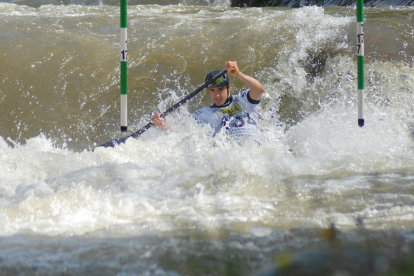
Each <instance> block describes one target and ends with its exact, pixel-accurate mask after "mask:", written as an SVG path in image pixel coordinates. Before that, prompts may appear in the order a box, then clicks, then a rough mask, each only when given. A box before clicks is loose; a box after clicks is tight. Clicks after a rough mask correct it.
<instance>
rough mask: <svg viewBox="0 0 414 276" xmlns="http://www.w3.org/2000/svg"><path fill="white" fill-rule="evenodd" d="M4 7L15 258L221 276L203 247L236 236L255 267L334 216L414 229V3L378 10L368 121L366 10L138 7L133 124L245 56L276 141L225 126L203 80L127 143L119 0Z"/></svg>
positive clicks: (2, 231) (242, 261)
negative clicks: (217, 120)
mask: <svg viewBox="0 0 414 276" xmlns="http://www.w3.org/2000/svg"><path fill="white" fill-rule="evenodd" d="M0 13H1V14H2V19H1V20H0V22H1V26H2V30H4V31H3V34H4V35H3V36H2V38H1V40H2V43H1V45H2V46H0V52H1V55H0V59H1V70H2V71H1V72H2V73H1V74H2V78H3V81H2V83H1V86H0V93H1V94H0V106H1V108H0V114H1V115H2V120H1V123H0V135H1V139H0V168H1V170H0V171H1V173H0V199H1V200H0V221H1V223H0V236H1V237H2V238H1V239H0V243H1V247H0V257H1V259H2V260H3V261H4V262H3V263H2V264H1V266H0V271H1V269H3V270H4V271H5V273H6V274H7V273H8V275H12V274H13V273H14V272H16V271H17V272H19V271H20V272H21V273H25V272H26V273H28V271H33V270H36V271H38V273H40V274H43V275H59V273H67V274H70V275H80V274H85V275H86V274H89V275H94V273H95V274H96V275H211V274H213V275H215V274H217V275H222V274H223V273H219V272H220V271H222V270H220V269H218V270H217V271H218V272H209V270H208V269H206V268H205V269H204V268H203V266H202V265H201V263H202V261H201V260H203V258H207V259H208V258H210V257H211V256H216V257H217V259H216V260H215V261H214V262H213V263H214V265H213V264H212V266H220V260H227V259H226V258H227V257H226V256H227V255H228V254H227V253H226V252H228V250H230V252H234V254H235V255H234V259H232V260H233V261H234V262H235V263H236V264H238V265H239V266H240V269H241V271H240V273H239V274H243V275H248V274H250V273H253V272H255V271H257V270H259V269H260V268H261V267H262V266H263V265H265V264H268V263H270V262H272V260H273V258H274V254H275V253H277V252H281V251H283V250H288V249H292V248H296V249H297V248H303V247H306V246H311V245H312V244H314V242H315V240H318V239H319V241H320V237H319V238H318V236H317V235H316V234H315V232H313V231H314V230H311V229H323V228H326V227H327V226H328V225H329V223H331V222H333V223H335V225H336V226H337V227H338V229H340V230H343V231H349V232H347V233H349V235H348V237H350V238H349V239H351V240H352V239H354V238H352V237H354V236H353V235H357V236H358V235H359V236H358V237H359V238H360V239H364V237H365V236H364V235H363V234H355V232H354V231H355V230H356V229H357V228H358V226H357V225H358V223H360V221H363V225H364V227H365V229H368V230H371V231H385V232H384V233H387V231H391V229H394V230H395V231H396V232H397V233H398V235H401V238H402V239H405V241H406V242H407V244H409V243H410V242H412V239H411V238H410V237H411V236H410V235H412V233H411V232H412V231H411V232H410V231H409V230H405V229H412V227H413V221H414V220H413V215H414V209H413V208H414V207H413V206H414V205H413V202H414V198H413V197H414V194H413V191H414V182H413V178H414V159H413V150H414V147H413V145H414V140H413V128H412V127H413V116H412V111H413V102H412V95H413V92H414V79H413V73H412V67H413V50H412V49H411V48H410V47H409V46H408V45H412V42H413V36H412V32H413V26H414V22H413V16H412V14H413V13H412V8H398V9H394V8H387V9H367V18H366V22H367V23H366V28H365V33H366V39H367V41H366V47H367V49H366V68H365V74H366V104H365V114H366V121H365V122H366V123H365V126H364V127H363V128H360V127H358V124H357V102H356V60H355V56H354V47H355V46H354V43H355V41H354V40H355V39H354V35H355V30H354V28H355V23H354V22H355V18H354V13H355V10H354V9H353V8H329V9H325V10H324V9H322V8H316V7H310V8H303V9H295V10H293V9H257V8H255V9H230V8H227V7H215V8H211V7H204V8H203V7H195V6H192V7H183V6H156V5H153V6H145V5H142V6H131V7H130V8H129V10H128V13H129V26H128V27H129V32H128V35H129V37H130V39H129V43H128V54H129V60H128V64H129V68H128V71H129V83H128V85H129V87H130V90H129V95H128V97H129V108H130V114H129V118H130V119H129V120H130V123H129V133H131V132H133V131H136V130H138V129H139V128H140V127H142V126H144V125H145V124H146V123H147V122H148V119H149V115H148V114H149V113H150V112H152V111H164V110H166V109H167V108H168V107H170V106H171V105H172V104H173V103H175V102H177V101H178V100H179V99H181V98H182V97H183V96H185V95H187V94H188V93H190V92H192V91H193V90H194V89H195V88H197V87H198V86H199V85H201V84H202V81H203V77H204V74H205V72H206V71H209V70H210V69H211V68H220V67H221V66H222V65H223V64H224V62H225V61H226V60H228V59H234V60H237V61H238V63H239V65H240V67H241V68H242V70H243V71H245V72H246V73H249V74H251V75H254V76H255V77H256V78H258V79H259V80H260V81H261V82H262V83H263V84H264V85H265V87H266V94H265V95H264V98H263V100H262V103H261V106H260V114H261V122H260V123H261V128H262V131H263V133H264V136H265V141H264V142H263V144H262V145H261V146H259V145H257V144H256V143H249V142H247V143H245V144H242V145H240V144H239V143H238V142H237V141H233V140H232V139H228V138H226V137H224V136H222V135H219V136H218V137H215V138H211V137H209V135H208V131H206V130H205V129H202V128H200V127H199V126H198V125H197V124H196V122H195V121H194V120H193V119H192V118H191V116H190V113H192V112H194V110H196V109H198V108H199V107H201V106H204V105H207V104H209V100H208V98H207V97H206V96H205V95H203V93H200V95H198V96H197V97H196V98H195V99H193V100H192V101H190V102H189V103H188V104H187V105H185V106H182V107H181V108H180V109H179V110H177V111H175V112H174V113H173V114H170V115H169V116H168V117H167V120H168V123H169V124H170V125H171V126H172V128H173V129H174V131H173V132H169V133H165V132H162V131H160V130H158V129H154V128H151V129H149V130H148V131H147V132H145V133H144V134H143V135H141V136H140V137H139V138H138V139H128V140H127V141H126V143H125V144H121V145H118V146H116V147H115V148H103V147H97V145H100V144H102V143H104V142H107V141H110V140H112V139H114V138H117V137H120V136H121V134H120V133H119V132H118V129H119V125H118V124H119V123H118V120H119V103H118V100H119V86H118V85H119V83H118V77H119V75H118V74H119V71H118V70H119V69H118V68H119V60H118V58H119V57H118V56H117V51H118V47H119V45H118V43H119V39H118V32H119V29H118V16H119V14H118V9H117V7H114V6H105V5H100V6H94V5H92V6H82V5H69V6H63V5H62V6H52V5H43V6H40V7H39V8H30V7H28V6H23V5H20V6H19V5H13V4H4V3H3V4H1V6H0ZM232 81H233V82H234V89H235V90H240V89H242V88H243V85H242V84H241V83H239V82H237V81H236V80H232ZM315 235H316V236H315ZM396 235H397V234H396ZM190 256H196V257H194V258H195V259H193V262H194V267H197V268H199V270H198V272H197V271H196V270H192V267H193V266H192V264H191V261H189V258H190ZM249 256H257V259H256V260H255V261H251V262H246V259H248V258H249ZM197 258H200V260H199V259H197ZM227 261H229V260H227ZM233 261H229V262H233ZM13 269H15V270H13ZM13 271H14V272H13ZM223 275H224V274H223Z"/></svg>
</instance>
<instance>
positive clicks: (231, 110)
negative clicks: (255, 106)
mask: <svg viewBox="0 0 414 276" xmlns="http://www.w3.org/2000/svg"><path fill="white" fill-rule="evenodd" d="M240 111H242V109H241V107H240V106H239V104H235V105H233V106H230V107H227V108H225V109H223V110H220V113H224V114H229V115H230V116H231V115H234V114H236V113H238V112H240Z"/></svg>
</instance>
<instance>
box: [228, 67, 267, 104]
mask: <svg viewBox="0 0 414 276" xmlns="http://www.w3.org/2000/svg"><path fill="white" fill-rule="evenodd" d="M226 69H227V71H228V72H229V73H230V74H231V75H232V76H235V77H236V78H238V79H239V80H241V81H242V82H243V83H244V84H245V85H246V86H247V87H248V88H250V92H249V96H250V98H251V99H252V100H255V101H260V99H261V98H262V94H263V93H264V92H265V88H264V86H263V85H262V84H261V83H260V82H259V81H258V80H256V79H255V78H253V77H251V76H248V75H246V74H243V73H242V72H240V69H239V67H238V66H237V62H235V61H227V63H226ZM232 72H234V73H232Z"/></svg>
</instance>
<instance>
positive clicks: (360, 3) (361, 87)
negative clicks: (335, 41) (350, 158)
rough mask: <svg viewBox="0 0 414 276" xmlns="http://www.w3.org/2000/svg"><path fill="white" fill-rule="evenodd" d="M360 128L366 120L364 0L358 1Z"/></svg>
mask: <svg viewBox="0 0 414 276" xmlns="http://www.w3.org/2000/svg"><path fill="white" fill-rule="evenodd" d="M357 46H358V49H357V58H358V126H360V127H363V126H364V123H365V119H364V89H365V84H364V0H357Z"/></svg>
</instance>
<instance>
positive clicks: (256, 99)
mask: <svg viewBox="0 0 414 276" xmlns="http://www.w3.org/2000/svg"><path fill="white" fill-rule="evenodd" d="M225 69H227V71H228V72H229V74H230V75H232V76H233V77H236V78H238V79H239V80H240V81H242V82H243V83H244V84H245V85H246V86H247V89H246V90H243V91H240V92H239V93H238V94H237V95H234V96H233V95H232V94H231V93H230V91H231V84H230V79H229V76H228V75H227V74H224V75H223V76H221V77H219V78H218V79H217V80H216V81H215V82H213V83H212V84H210V85H209V86H208V87H207V88H206V89H207V91H208V94H209V95H210V98H211V101H212V102H213V104H212V105H211V106H209V107H203V108H201V109H199V110H198V111H197V112H195V113H194V114H193V116H194V118H195V119H196V120H197V122H198V123H200V124H208V125H210V126H211V127H212V128H213V129H214V135H215V134H217V133H219V132H220V131H222V130H225V131H226V132H227V133H228V134H231V135H235V136H254V137H258V136H261V135H262V134H261V132H260V129H259V128H258V112H257V107H258V105H259V103H260V101H261V98H262V95H263V93H264V92H265V88H264V86H263V85H262V84H261V83H260V82H259V81H258V80H256V79H255V78H253V77H251V76H248V75H246V74H244V73H242V72H241V71H240V69H239V67H238V66H237V62H235V61H227V62H226V64H225ZM220 72H221V70H212V71H210V72H208V74H207V75H206V78H205V81H206V82H207V81H209V80H210V79H212V78H213V77H214V76H216V75H217V74H218V73H220ZM151 122H152V123H153V124H154V125H155V126H157V127H158V128H160V129H163V130H167V129H168V127H167V126H166V124H165V118H162V117H161V116H160V113H156V114H155V115H153V116H152V118H151Z"/></svg>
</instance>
